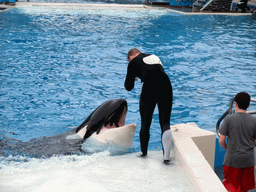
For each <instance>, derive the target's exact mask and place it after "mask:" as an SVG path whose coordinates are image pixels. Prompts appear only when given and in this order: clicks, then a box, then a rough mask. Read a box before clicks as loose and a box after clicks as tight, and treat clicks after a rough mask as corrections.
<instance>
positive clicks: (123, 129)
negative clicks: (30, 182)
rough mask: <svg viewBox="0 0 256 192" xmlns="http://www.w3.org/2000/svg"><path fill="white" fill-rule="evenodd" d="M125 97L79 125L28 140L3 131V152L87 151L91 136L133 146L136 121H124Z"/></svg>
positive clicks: (34, 154) (106, 104)
mask: <svg viewBox="0 0 256 192" xmlns="http://www.w3.org/2000/svg"><path fill="white" fill-rule="evenodd" d="M127 109H128V107H127V101H126V100H125V99H112V100H108V101H106V102H104V103H103V104H101V105H100V106H99V107H97V108H96V109H95V110H94V111H93V112H92V113H91V114H90V115H89V116H88V117H87V118H86V120H85V121H84V122H83V123H81V124H80V125H79V126H78V127H76V128H72V129H71V130H69V131H67V132H64V133H61V134H57V135H53V136H50V137H39V138H35V139H32V140H30V141H27V142H22V141H19V140H16V139H12V138H9V137H7V136H5V135H3V139H0V156H8V155H26V156H32V157H39V158H40V157H51V156H53V155H72V154H86V153H87V152H86V151H84V150H83V148H82V145H84V144H86V143H85V142H84V141H85V140H86V139H88V138H90V139H94V140H96V141H98V142H100V143H102V144H106V143H109V142H111V143H114V144H115V145H117V146H120V147H124V148H131V147H132V145H133V138H134V134H135V130H136V124H129V125H125V118H126V114H127Z"/></svg>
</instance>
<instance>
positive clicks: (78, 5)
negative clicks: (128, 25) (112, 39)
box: [0, 2, 252, 16]
mask: <svg viewBox="0 0 256 192" xmlns="http://www.w3.org/2000/svg"><path fill="white" fill-rule="evenodd" d="M15 7H58V8H71V7H72V8H88V7H97V8H100V7H102V8H103V7H105V8H108V7H111V8H116V9H120V8H132V9H134V8H137V9H165V10H168V11H170V12H173V13H178V14H183V15H226V16H249V15H252V13H233V12H230V13H223V12H182V11H178V10H174V9H171V8H165V7H160V6H151V5H144V4H114V3H113V4H104V3H102V4H100V3H36V2H16V3H15V5H5V4H0V8H2V9H9V8H15Z"/></svg>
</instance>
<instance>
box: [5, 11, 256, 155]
mask: <svg viewBox="0 0 256 192" xmlns="http://www.w3.org/2000/svg"><path fill="white" fill-rule="evenodd" d="M255 34H256V21H255V20H253V18H252V17H250V16H241V17H234V16H218V15H208V16H206V15H201V16H186V15H180V14H177V13H171V12H169V11H167V10H150V9H141V10H137V9H136V10H132V9H129V10H128V9H119V10H111V9H80V10H78V9H71V10H67V9H51V8H46V7H44V8H20V9H17V8H14V9H10V10H7V11H3V12H0V39H1V42H0V54H1V56H0V80H1V84H0V99H1V102H0V111H1V112H0V122H1V125H0V138H1V136H2V135H3V134H6V135H7V136H9V137H12V138H15V139H18V140H22V141H28V140H30V139H32V138H37V137H40V136H52V135H55V134H59V133H63V132H66V131H68V130H69V129H70V128H72V127H75V126H78V125H79V124H80V123H81V122H82V121H83V120H84V119H85V118H86V117H87V116H88V115H89V114H90V113H91V112H92V111H93V110H94V109H95V108H96V107H97V106H98V105H100V104H101V103H103V102H104V101H106V100H109V99H113V98H125V99H126V100H127V101H128V115H127V120H126V123H127V124H129V123H136V124H137V125H138V127H137V130H136V134H135V138H134V151H139V148H140V145H139V136H138V135H139V128H140V116H139V97H140V91H141V83H140V82H136V86H135V88H134V89H133V90H132V91H131V92H127V91H126V90H125V88H124V86H123V84H124V79H125V76H126V68H127V64H128V63H127V61H126V54H127V52H128V50H129V49H131V48H134V47H136V48H138V49H140V50H141V51H142V52H146V53H153V54H156V55H157V56H159V57H160V59H161V60H162V63H163V65H164V68H165V71H166V73H167V74H168V75H169V77H170V79H171V82H172V85H173V90H174V105H173V111H172V118H171V124H179V123H187V122H196V123H197V124H198V126H199V127H201V128H203V129H206V130H211V131H215V125H216V122H217V120H218V118H219V117H220V116H221V115H222V114H223V113H224V111H226V109H227V107H228V104H229V100H230V99H231V98H232V97H233V96H234V95H235V94H236V93H238V92H240V91H247V92H248V93H250V94H251V95H252V96H253V97H254V98H255V97H256V36H255ZM254 109H255V108H254ZM149 149H150V150H158V149H161V138H160V127H159V121H158V111H157V110H156V111H155V114H154V117H153V121H152V126H151V138H150V143H149Z"/></svg>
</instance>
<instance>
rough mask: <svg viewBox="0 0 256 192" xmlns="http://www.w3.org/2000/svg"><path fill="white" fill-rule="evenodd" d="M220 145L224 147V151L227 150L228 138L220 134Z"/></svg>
mask: <svg viewBox="0 0 256 192" xmlns="http://www.w3.org/2000/svg"><path fill="white" fill-rule="evenodd" d="M255 142H256V140H255ZM219 143H220V145H221V147H223V148H224V149H227V144H226V136H225V135H221V134H220V137H219ZM255 144H256V143H255Z"/></svg>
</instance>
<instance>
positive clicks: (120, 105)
mask: <svg viewBox="0 0 256 192" xmlns="http://www.w3.org/2000/svg"><path fill="white" fill-rule="evenodd" d="M127 109H128V107H127V101H126V100H125V99H112V100H108V101H106V102H104V103H103V104H101V105H100V106H99V107H97V108H96V109H95V110H94V111H93V112H92V113H91V114H90V115H89V116H88V117H87V118H86V120H85V121H84V122H83V123H81V124H80V125H79V126H78V127H77V128H76V133H77V135H78V136H80V137H81V138H82V139H84V140H85V139H87V138H89V137H91V138H93V139H96V140H97V141H99V142H101V143H108V142H110V141H111V142H113V143H115V144H116V145H119V146H122V147H127V148H128V147H132V145H133V137H134V134H135V130H136V124H129V125H125V118H126V114H127ZM69 138H70V137H69Z"/></svg>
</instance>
